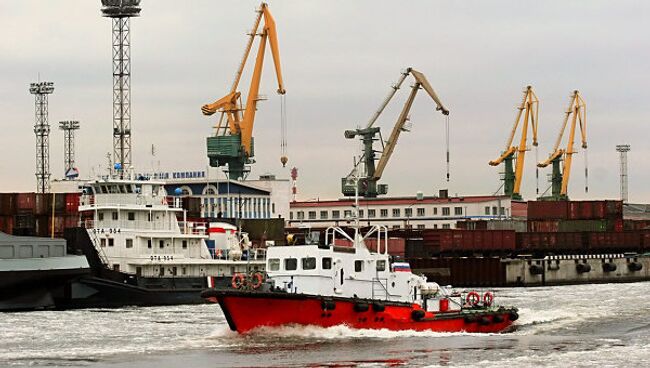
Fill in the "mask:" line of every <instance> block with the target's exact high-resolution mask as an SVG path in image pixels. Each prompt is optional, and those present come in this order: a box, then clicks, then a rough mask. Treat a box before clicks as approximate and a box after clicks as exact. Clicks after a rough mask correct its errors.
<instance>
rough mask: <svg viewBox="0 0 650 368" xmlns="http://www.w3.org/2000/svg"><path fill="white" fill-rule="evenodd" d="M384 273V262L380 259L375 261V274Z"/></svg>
mask: <svg viewBox="0 0 650 368" xmlns="http://www.w3.org/2000/svg"><path fill="white" fill-rule="evenodd" d="M381 271H386V261H385V260H383V259H380V260H378V261H377V272H381Z"/></svg>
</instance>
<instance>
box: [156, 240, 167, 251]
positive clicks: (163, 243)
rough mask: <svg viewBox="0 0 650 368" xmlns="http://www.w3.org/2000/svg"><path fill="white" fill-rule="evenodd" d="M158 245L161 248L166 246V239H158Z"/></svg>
mask: <svg viewBox="0 0 650 368" xmlns="http://www.w3.org/2000/svg"><path fill="white" fill-rule="evenodd" d="M158 246H159V247H160V249H162V248H164V247H165V241H164V240H160V241H158Z"/></svg>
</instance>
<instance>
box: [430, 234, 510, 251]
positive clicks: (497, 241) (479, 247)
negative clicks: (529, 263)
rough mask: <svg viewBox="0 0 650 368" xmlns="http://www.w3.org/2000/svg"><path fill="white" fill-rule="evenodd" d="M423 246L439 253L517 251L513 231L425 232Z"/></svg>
mask: <svg viewBox="0 0 650 368" xmlns="http://www.w3.org/2000/svg"><path fill="white" fill-rule="evenodd" d="M422 238H423V244H424V246H425V247H427V248H431V249H433V251H434V252H438V253H442V254H445V253H471V252H483V253H503V252H510V251H513V250H514V249H515V232H514V231H512V230H458V229H456V230H446V229H443V230H424V231H423V234H422Z"/></svg>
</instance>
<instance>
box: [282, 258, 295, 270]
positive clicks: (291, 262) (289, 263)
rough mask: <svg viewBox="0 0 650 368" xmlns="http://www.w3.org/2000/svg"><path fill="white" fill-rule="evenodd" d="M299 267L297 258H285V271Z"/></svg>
mask: <svg viewBox="0 0 650 368" xmlns="http://www.w3.org/2000/svg"><path fill="white" fill-rule="evenodd" d="M297 268H298V260H297V259H296V258H287V259H285V260H284V269H285V271H295V270H296V269H297Z"/></svg>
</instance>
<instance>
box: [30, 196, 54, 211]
mask: <svg viewBox="0 0 650 368" xmlns="http://www.w3.org/2000/svg"><path fill="white" fill-rule="evenodd" d="M51 212H52V195H51V194H48V193H36V195H35V200H34V214H35V215H36V216H44V215H50V214H51Z"/></svg>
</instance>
